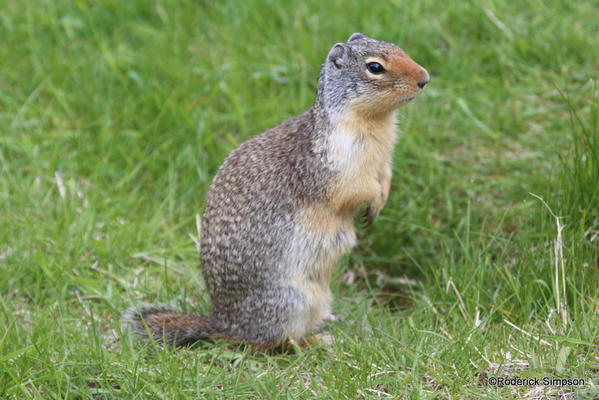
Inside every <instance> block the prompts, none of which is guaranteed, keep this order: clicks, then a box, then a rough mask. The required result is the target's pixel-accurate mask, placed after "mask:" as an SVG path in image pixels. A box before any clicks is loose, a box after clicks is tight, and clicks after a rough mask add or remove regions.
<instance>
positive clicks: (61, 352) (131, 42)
mask: <svg viewBox="0 0 599 400" xmlns="http://www.w3.org/2000/svg"><path fill="white" fill-rule="evenodd" d="M597 20H599V9H598V8H597V6H596V4H593V2H592V1H578V2H567V1H547V2H540V1H536V0H526V1H522V2H500V1H493V0H489V1H482V2H472V1H464V2H459V3H458V2H455V3H454V4H452V5H451V7H449V6H448V3H447V2H442V1H437V0H418V1H416V0H413V1H405V2H400V1H389V2H372V1H357V0H356V1H352V2H344V1H340V0H339V1H330V2H322V1H319V0H301V1H300V0H297V1H295V0H294V1H288V2H276V1H272V0H271V1H269V0H247V1H243V2H242V1H239V2H233V1H221V2H208V1H206V2H202V1H175V0H170V1H169V0H165V1H141V0H138V1H137V0H135V1H134V0H128V1H123V2H119V1H115V0H102V1H94V2H86V1H83V0H72V1H66V0H65V1H42V0H31V1H17V0H2V1H0V398H3V399H4V398H36V399H38V398H43V399H50V398H82V399H87V398H106V399H113V398H131V399H153V398H157V399H158V398H169V399H170V398H176V399H185V398H189V399H191V398H202V397H206V398H222V397H227V398H229V397H231V398H235V397H238V398H349V399H353V398H368V399H370V398H389V397H397V398H414V399H417V398H424V399H427V398H430V399H432V398H439V399H445V398H447V399H462V398H472V399H477V398H485V399H500V398H529V399H536V398H545V397H543V396H547V398H556V397H557V396H560V394H561V395H563V396H565V397H564V398H572V396H574V395H577V396H578V397H579V398H583V399H593V398H598V397H599V388H598V386H597V385H598V384H599V350H598V348H599V314H598V313H599V300H598V298H599V270H598V269H599V267H598V263H599V261H598V257H599V251H598V249H599V189H598V188H599V132H598V129H597V125H598V122H597V117H598V101H597V97H596V96H597V87H596V85H595V83H594V81H593V79H596V78H597V71H598V70H599V54H598V50H597V43H596V40H597V37H598V35H599V29H598V26H597ZM354 31H363V32H365V33H367V34H370V35H372V36H374V37H377V38H382V39H385V40H389V41H394V42H397V43H399V44H400V45H402V46H403V47H404V48H405V49H406V50H407V51H408V53H410V54H411V55H412V56H413V58H414V59H416V60H417V61H418V62H419V63H421V64H422V65H423V66H425V67H426V68H427V69H428V70H429V71H430V72H431V75H432V81H431V83H430V84H429V86H427V89H426V91H425V93H424V94H423V95H422V96H421V97H420V98H418V99H417V100H416V101H414V102H413V103H411V104H410V105H408V106H406V107H405V108H404V109H403V110H402V111H401V119H402V123H401V128H400V129H401V131H402V132H403V133H402V138H401V140H400V143H399V144H398V146H397V149H396V153H395V164H394V178H393V185H392V192H391V196H390V201H389V203H388V204H387V207H386V208H385V210H384V211H383V213H382V216H381V217H380V218H379V219H378V220H377V221H376V222H375V224H374V225H373V226H372V227H371V228H369V229H368V230H362V231H361V233H360V235H359V236H360V245H359V247H358V248H357V249H356V250H355V251H354V252H353V253H352V255H351V256H349V257H348V258H347V259H346V260H345V261H344V263H343V264H342V265H341V266H340V267H339V269H338V271H337V273H336V278H335V280H334V283H333V289H334V293H335V295H336V300H335V303H334V308H335V311H336V313H337V314H338V315H339V316H340V317H341V318H342V320H343V321H342V322H338V323H334V324H331V325H329V326H327V328H326V331H327V332H329V333H330V334H332V335H333V336H334V337H335V338H336V343H335V344H334V345H332V346H328V347H327V346H324V347H319V346H313V347H311V348H309V349H307V350H304V351H303V352H302V353H300V354H296V355H255V354H252V353H251V352H250V351H249V350H248V349H245V348H243V347H242V348H239V347H238V348H234V347H230V346H228V345H227V344H226V343H220V342H219V343H207V344H202V345H200V346H198V347H195V348H190V349H179V350H176V349H170V348H168V349H161V348H156V347H154V346H151V345H150V346H144V345H143V344H141V343H139V342H137V341H135V340H133V339H132V338H131V337H130V336H129V335H127V334H125V333H123V332H121V330H120V328H119V315H120V313H121V311H122V310H123V309H125V308H127V307H129V306H131V305H132V304H136V303H138V302H140V301H146V302H161V303H167V304H172V305H174V306H177V307H180V308H183V309H186V310H191V309H199V310H202V311H207V310H208V309H209V302H208V298H207V296H206V294H205V291H204V289H203V283H202V279H201V275H200V273H199V271H200V270H199V268H198V255H197V252H196V249H195V246H194V242H193V240H192V239H191V238H190V235H195V234H196V233H195V232H196V228H195V216H196V214H199V213H201V210H202V205H203V200H204V197H205V195H206V192H207V189H208V187H209V184H210V181H211V178H212V176H213V175H214V173H215V171H216V169H217V168H218V166H219V164H220V163H221V162H222V160H223V159H224V157H225V156H226V155H227V154H228V152H229V151H231V149H233V148H234V147H235V146H236V145H237V144H239V143H240V142H241V141H243V140H245V139H247V138H249V137H251V136H253V135H255V134H257V133H259V132H261V131H262V130H264V129H265V128H268V127H270V126H272V125H274V124H276V123H278V122H279V121H281V120H283V119H285V118H286V117H288V116H290V115H293V114H297V113H299V112H301V111H302V110H304V109H306V108H307V107H309V106H310V105H311V103H312V101H313V99H314V94H315V86H316V79H317V75H318V70H319V66H320V63H321V62H322V60H323V58H324V56H325V55H326V53H327V51H328V49H329V48H330V47H331V46H332V45H333V44H334V43H335V42H337V41H343V40H345V39H346V38H347V37H348V36H349V35H350V34H351V33H352V32H354ZM537 196H538V197H537ZM552 213H553V214H555V215H556V216H558V217H559V218H557V219H556V218H554V217H553V216H552ZM556 265H557V269H556ZM498 376H510V377H513V376H519V377H533V378H534V377H539V378H541V377H545V376H547V377H562V378H582V379H584V381H585V383H584V385H579V386H566V387H560V386H556V385H550V386H542V387H516V386H506V387H502V388H497V387H494V386H492V385H488V384H487V379H488V378H492V377H498Z"/></svg>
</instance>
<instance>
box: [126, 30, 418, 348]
mask: <svg viewBox="0 0 599 400" xmlns="http://www.w3.org/2000/svg"><path fill="white" fill-rule="evenodd" d="M428 80H429V76H428V72H427V71H426V70H425V69H424V68H422V67H421V66H420V65H418V64H417V63H416V62H414V61H413V60H412V59H411V58H410V57H409V56H408V55H407V54H406V53H405V52H404V51H403V50H402V49H401V48H399V47H397V46H396V45H394V44H392V43H387V42H383V41H378V40H375V39H371V38H369V37H367V36H366V35H363V34H360V33H356V34H353V35H352V36H351V37H350V38H349V40H348V41H347V42H345V43H337V44H335V45H334V46H333V48H332V49H331V50H330V52H329V54H328V55H327V58H326V60H325V62H324V64H323V66H322V69H321V72H320V77H319V79H318V93H317V97H316V101H315V104H314V105H313V106H312V107H311V108H309V109H308V110H307V111H305V112H304V113H303V114H301V115H299V116H296V117H292V118H289V119H287V120H285V121H283V122H282V123H281V124H279V125H277V126H275V127H273V128H271V129H268V130H266V131H265V132H263V133H262V134H260V135H258V136H256V137H254V138H252V139H250V140H248V141H246V142H244V143H242V144H241V145H240V146H239V147H238V148H237V149H235V150H233V151H232V152H231V154H230V155H229V156H228V157H227V159H226V160H225V161H224V163H223V165H222V166H221V167H220V168H219V170H218V172H217V174H216V176H215V178H214V180H213V182H212V185H211V187H210V190H209V192H208V196H207V198H206V202H205V206H204V214H203V218H202V232H201V235H200V254H201V258H202V270H203V275H204V281H205V283H206V288H207V290H208V293H209V294H210V298H211V300H212V307H213V311H212V314H211V315H209V316H202V315H194V314H185V313H181V312H178V311H173V310H168V309H163V308H159V307H151V306H150V307H142V308H141V310H139V311H137V312H132V313H129V314H128V315H127V316H126V318H125V320H126V321H128V323H129V324H130V325H131V326H132V328H133V330H134V331H135V332H137V333H139V334H140V335H142V336H146V337H148V333H149V337H151V338H153V339H155V340H157V341H160V342H169V343H174V344H176V345H184V344H187V343H191V342H195V341H197V340H202V339H216V338H225V339H228V340H232V341H236V342H244V343H248V344H251V345H253V346H254V347H257V348H260V349H268V348H274V347H277V346H279V345H281V344H283V343H284V342H285V341H286V340H287V339H290V338H291V339H294V340H296V341H300V340H301V339H303V338H305V337H306V335H308V334H309V333H310V332H312V331H314V330H315V329H317V328H318V326H319V325H320V324H321V323H322V322H323V321H325V320H326V319H328V318H331V317H332V314H331V301H332V294H331V289H330V283H331V279H332V275H333V271H334V268H335V266H336V265H337V263H338V262H339V260H340V259H341V257H343V255H345V254H347V253H348V252H349V251H350V249H351V248H352V247H353V246H355V244H356V234H355V228H354V216H355V214H356V212H357V211H358V210H359V209H360V208H361V207H363V206H366V207H367V212H366V219H367V222H368V223H371V222H372V220H373V219H374V218H375V217H376V216H377V215H378V214H379V213H380V212H381V210H382V208H383V206H384V205H385V203H386V201H387V197H388V194H389V186H390V182H391V157H392V153H393V147H394V143H395V111H396V110H397V108H399V107H401V106H402V105H403V104H406V103H407V102H409V101H411V100H412V99H414V98H415V97H416V96H417V95H418V94H419V93H421V92H422V90H423V88H424V86H425V85H426V83H427V82H428Z"/></svg>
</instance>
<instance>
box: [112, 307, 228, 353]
mask: <svg viewBox="0 0 599 400" xmlns="http://www.w3.org/2000/svg"><path fill="white" fill-rule="evenodd" d="M122 320H123V324H124V325H126V326H129V327H131V328H132V329H133V331H134V332H135V333H136V334H138V335H140V336H142V337H144V338H145V339H146V340H147V339H150V338H151V339H153V340H156V341H157V342H160V343H170V344H174V345H175V346H185V345H187V344H191V343H194V342H197V341H199V340H202V339H211V338H217V337H219V336H221V335H222V334H223V329H222V326H221V324H220V323H219V321H218V320H217V319H216V318H215V317H214V316H204V315H197V314H187V313H183V312H181V311H176V310H170V309H166V308H162V307H155V306H144V307H142V308H141V309H135V310H129V311H128V312H127V313H125V314H124V315H123V318H122Z"/></svg>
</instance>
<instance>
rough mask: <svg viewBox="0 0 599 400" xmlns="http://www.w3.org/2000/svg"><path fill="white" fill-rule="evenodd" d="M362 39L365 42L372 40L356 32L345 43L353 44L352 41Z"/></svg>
mask: <svg viewBox="0 0 599 400" xmlns="http://www.w3.org/2000/svg"><path fill="white" fill-rule="evenodd" d="M362 39H366V40H372V39H370V38H369V37H368V36H366V35H365V34H363V33H360V32H356V33H353V34H352V35H351V36H350V37H349V39H347V41H348V42H353V41H354V40H362Z"/></svg>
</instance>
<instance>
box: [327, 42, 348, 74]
mask: <svg viewBox="0 0 599 400" xmlns="http://www.w3.org/2000/svg"><path fill="white" fill-rule="evenodd" d="M344 54H345V46H343V43H337V44H336V45H334V46H333V48H332V49H331V51H329V55H328V56H327V59H328V60H329V61H330V62H332V63H333V65H334V66H335V67H336V68H341V66H342V64H343V63H342V58H343V55H344Z"/></svg>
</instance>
